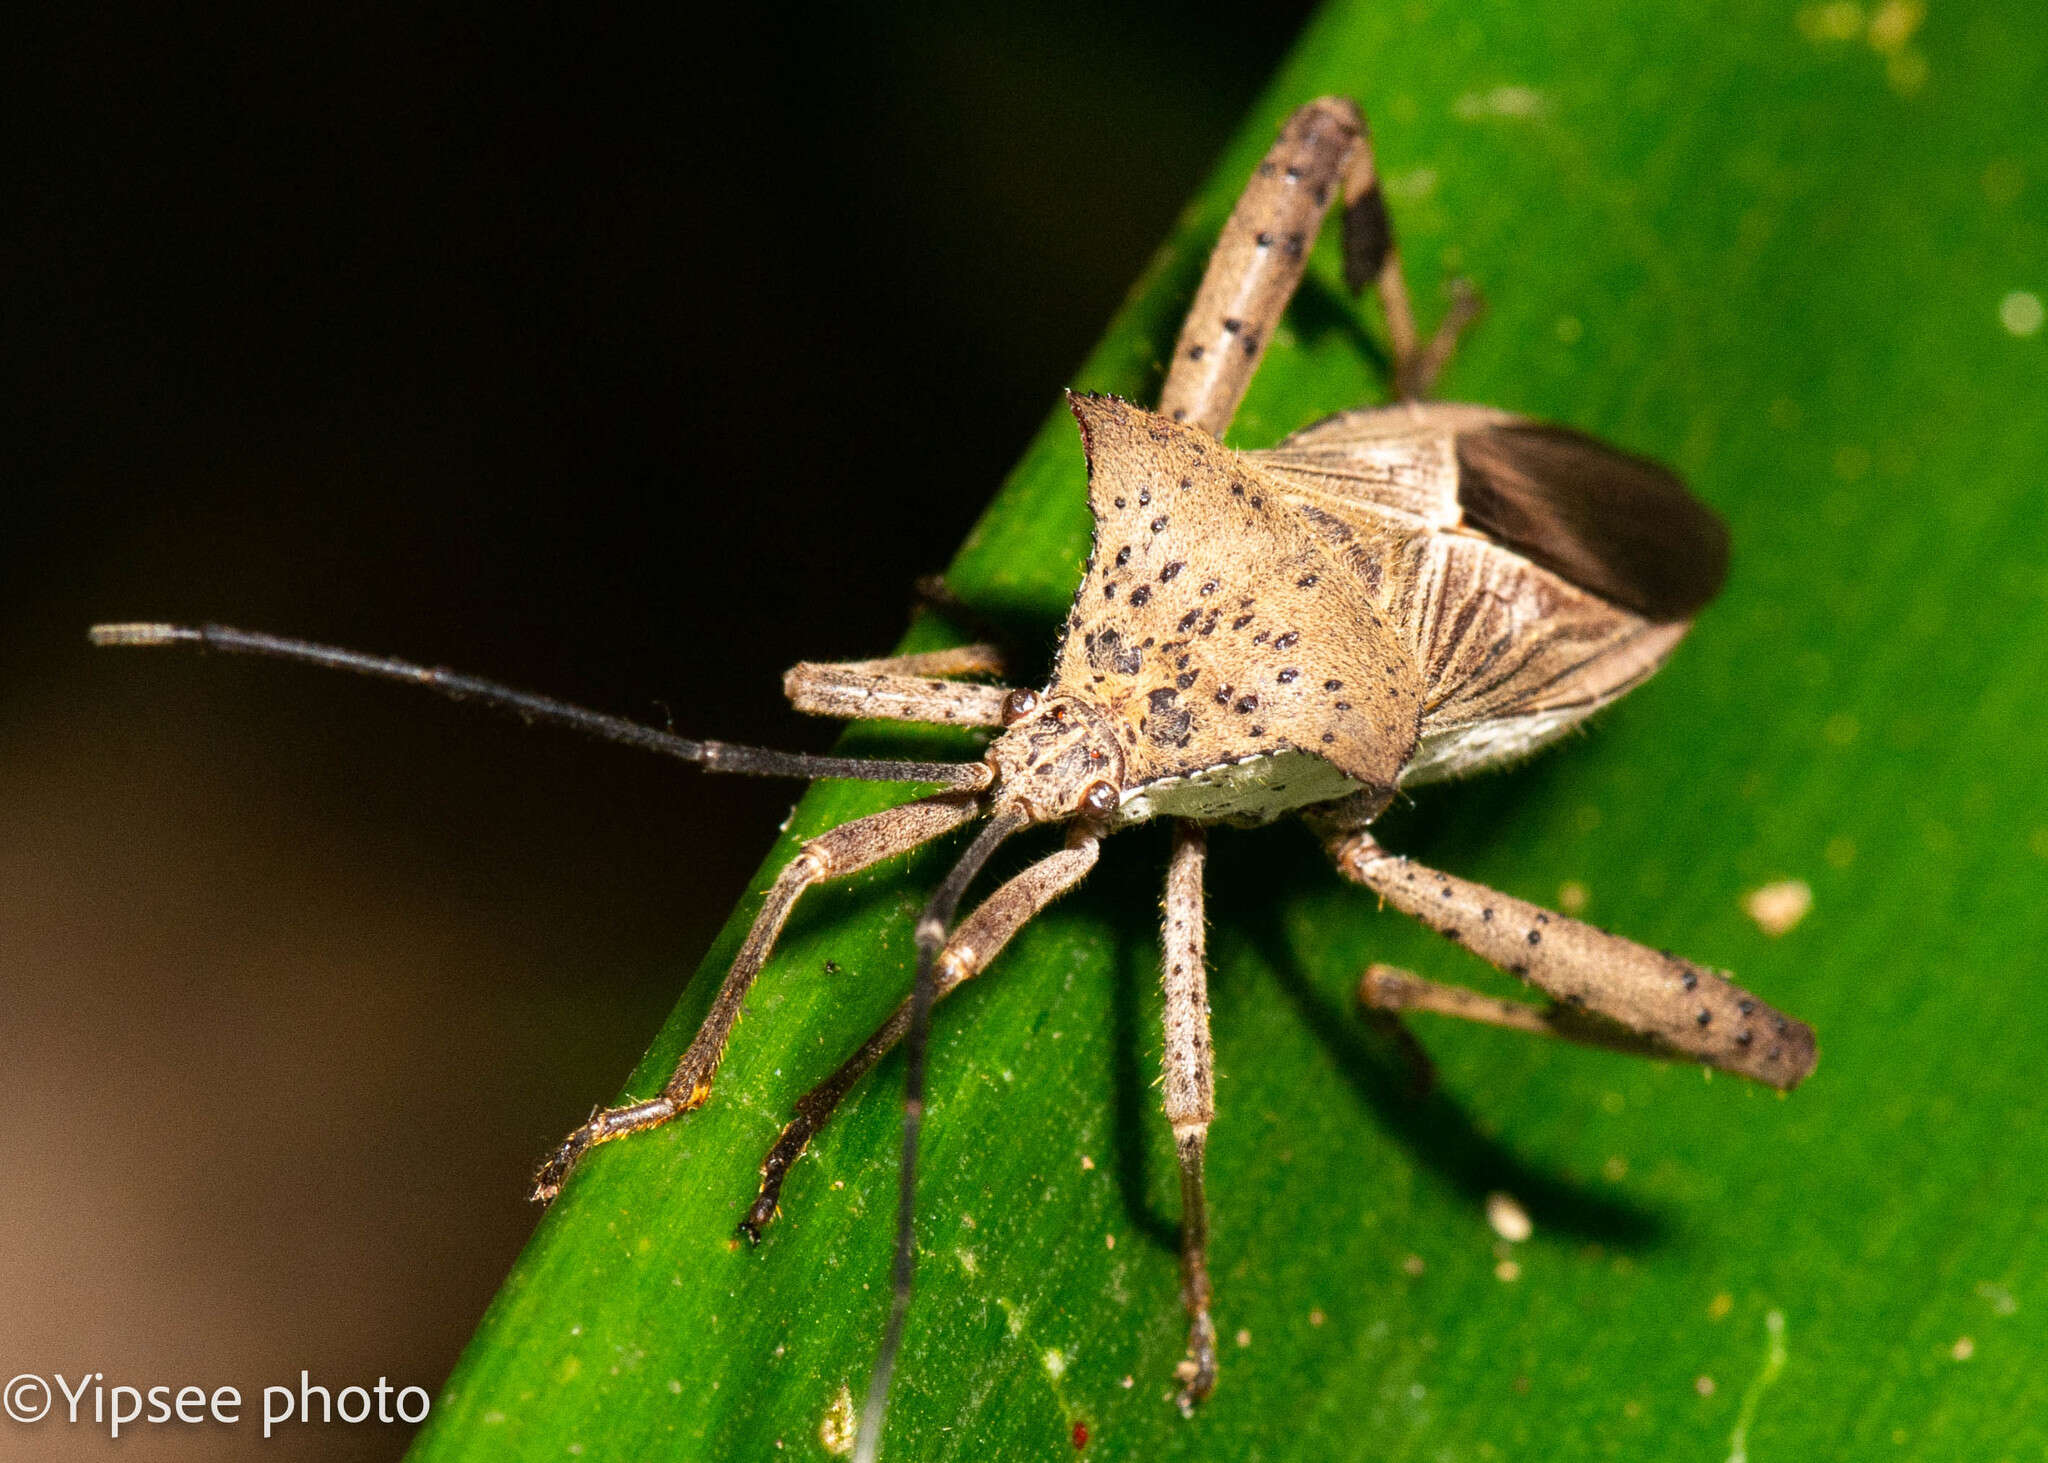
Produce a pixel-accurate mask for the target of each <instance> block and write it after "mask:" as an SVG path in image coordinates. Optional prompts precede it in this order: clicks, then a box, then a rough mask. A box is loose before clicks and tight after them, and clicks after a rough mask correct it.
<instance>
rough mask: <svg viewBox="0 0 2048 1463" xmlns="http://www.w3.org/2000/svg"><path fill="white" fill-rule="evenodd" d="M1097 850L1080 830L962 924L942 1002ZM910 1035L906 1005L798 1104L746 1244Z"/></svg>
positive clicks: (942, 968) (948, 951)
mask: <svg viewBox="0 0 2048 1463" xmlns="http://www.w3.org/2000/svg"><path fill="white" fill-rule="evenodd" d="M1099 846H1100V840H1099V837H1098V835H1097V834H1096V833H1094V832H1092V831H1089V830H1088V829H1087V828H1086V827H1085V826H1083V825H1080V824H1076V825H1074V830H1073V831H1072V832H1070V833H1069V834H1068V836H1067V844H1066V847H1064V848H1062V849H1061V850H1060V851H1059V852H1058V853H1055V854H1052V855H1050V856H1048V857H1046V858H1043V859H1040V860H1039V861H1038V862H1037V863H1035V864H1033V865H1031V867H1030V868H1028V869H1026V870H1024V871H1023V872H1022V873H1021V874H1018V875H1016V876H1015V877H1014V878H1012V879H1011V880H1010V881H1009V882H1008V883H1006V884H1004V885H1003V886H1002V887H1001V888H999V889H997V890H996V891H995V893H993V894H991V895H989V897H988V898H987V899H986V900H984V901H983V902H982V904H981V905H980V907H979V908H977V909H976V910H975V911H974V913H973V914H971V915H969V916H968V917H967V918H966V919H965V920H964V921H962V922H961V924H960V926H959V928H957V929H956V930H954V932H953V933H952V935H951V936H950V937H949V938H948V939H947V941H946V944H945V948H944V949H942V950H941V951H940V952H939V955H938V958H937V960H936V961H935V971H936V974H937V978H938V991H937V995H938V997H940V998H943V997H944V996H946V995H948V994H950V993H951V992H952V991H953V990H955V989H956V988H957V987H959V986H960V984H961V983H962V982H964V981H968V980H971V979H973V978H974V977H975V976H977V975H979V974H980V973H981V972H982V971H983V970H984V969H986V968H987V967H988V963H989V962H990V961H991V960H993V959H995V957H996V954H997V952H999V951H1000V950H1001V949H1002V948H1003V946H1005V945H1007V944H1008V943H1009V942H1010V937H1011V936H1013V935H1015V934H1016V933H1017V931H1018V930H1020V929H1022V928H1023V927H1024V926H1025V924H1027V923H1028V922H1029V921H1030V920H1032V919H1033V918H1034V917H1036V916H1037V914H1038V913H1039V911H1041V910H1043V909H1044V908H1045V907H1046V906H1047V905H1048V904H1051V903H1052V902H1053V901H1054V900H1055V899H1057V898H1059V897H1060V896H1061V895H1062V894H1064V893H1066V892H1067V891H1068V890H1069V889H1071V888H1073V887H1074V886H1075V885H1076V884H1078V883H1080V882H1081V880H1082V878H1083V877H1084V876H1085V875H1086V874H1087V872H1088V871H1089V870H1090V869H1092V868H1094V867H1095V855H1096V851H1097V849H1098V847H1099ZM909 1029H910V1002H909V1001H905V1002H904V1003H903V1004H902V1005H900V1006H898V1007H897V1008H896V1010H895V1012H894V1013H893V1014H892V1015H891V1016H890V1017H889V1019H888V1020H887V1021H884V1022H883V1023H882V1024H881V1025H880V1026H879V1027H877V1028H876V1029H875V1032H874V1034H873V1035H871V1036H870V1037H868V1039H867V1040H866V1041H864V1042H862V1043H861V1044H860V1048H859V1049H858V1050H857V1051H855V1052H854V1054H853V1055H852V1056H850V1057H848V1058H847V1059H846V1060H845V1061H844V1062H842V1063H841V1064H840V1065H839V1068H838V1070H837V1071H835V1072H833V1073H832V1075H831V1076H829V1077H827V1078H826V1079H825V1080H824V1081H822V1082H820V1083H819V1084H818V1085H817V1086H815V1087H813V1088H812V1089H811V1090H810V1091H809V1092H806V1093H805V1094H804V1095H803V1096H802V1097H800V1098H798V1099H797V1103H796V1116H795V1117H793V1118H791V1119H790V1121H789V1124H788V1126H787V1127H785V1128H784V1129H783V1130H782V1133H781V1136H779V1137H778V1138H776V1140H775V1144H774V1146H773V1147H772V1148H770V1149H769V1150H768V1155H767V1157H765V1158H763V1159H762V1160H761V1191H760V1194H759V1195H758V1196H757V1197H756V1198H755V1200H754V1203H753V1206H752V1207H751V1208H749V1209H748V1211H747V1217H746V1218H745V1219H743V1220H741V1221H740V1231H741V1233H743V1234H745V1235H746V1236H747V1238H748V1239H750V1240H755V1241H759V1239H760V1238H761V1231H762V1230H763V1229H765V1228H767V1226H768V1223H769V1221H771V1220H772V1219H774V1218H775V1215H776V1213H777V1212H778V1211H777V1207H776V1206H777V1203H778V1201H779V1199H780V1198H781V1195H782V1183H783V1180H784V1179H786V1178H787V1177H788V1176H789V1169H790V1165H791V1164H793V1163H795V1162H796V1161H797V1159H799V1158H801V1157H802V1156H803V1152H804V1150H805V1149H806V1148H808V1147H809V1146H810V1142H811V1140H812V1139H813V1138H815V1137H816V1136H817V1135H818V1130H819V1129H821V1128H823V1127H824V1126H825V1123H826V1121H827V1120H828V1119H829V1118H830V1117H831V1116H832V1113H833V1111H834V1109H836V1108H837V1107H838V1106H839V1103H840V1101H841V1100H842V1099H843V1098H844V1097H845V1096H846V1094H847V1093H848V1092H849V1091H851V1090H852V1088H853V1085H854V1084H855V1083H856V1082H858V1081H860V1079H861V1078H862V1077H865V1076H866V1075H867V1074H868V1072H869V1070H870V1069H871V1068H873V1067H874V1065H875V1063H877V1062H879V1061H880V1060H881V1059H882V1058H883V1057H884V1056H886V1055H887V1054H888V1052H889V1050H890V1048H892V1047H894V1046H895V1045H896V1043H898V1042H899V1041H901V1040H903V1036H904V1033H905V1032H907V1031H908V1030H909Z"/></svg>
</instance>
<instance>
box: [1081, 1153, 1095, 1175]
mask: <svg viewBox="0 0 2048 1463" xmlns="http://www.w3.org/2000/svg"><path fill="white" fill-rule="evenodd" d="M1094 1171H1095V1160H1094V1159H1092V1158H1090V1157H1089V1156H1088V1155H1087V1154H1085V1153H1084V1154H1082V1155H1081V1172H1083V1173H1093V1172H1094Z"/></svg>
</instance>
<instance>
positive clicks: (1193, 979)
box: [1162, 819, 1216, 1411]
mask: <svg viewBox="0 0 2048 1463" xmlns="http://www.w3.org/2000/svg"><path fill="white" fill-rule="evenodd" d="M1208 849H1209V844H1208V838H1207V835H1206V834H1204V833H1203V831H1202V825H1201V824H1199V823H1191V822H1188V821H1186V820H1185V819H1181V820H1177V821H1176V822H1175V823H1174V825H1173V861H1172V862H1171V863H1170V864H1169V865H1168V866H1167V871H1166V960H1165V967H1164V970H1163V982H1162V983H1163V984H1164V985H1165V987H1166V1055H1165V1059H1164V1067H1165V1077H1166V1081H1165V1084H1164V1085H1165V1089H1166V1121H1167V1122H1168V1123H1169V1124H1171V1125H1172V1128H1173V1148H1174V1156H1175V1158H1176V1159H1177V1160H1178V1161H1179V1163H1180V1298H1181V1304H1182V1305H1184V1306H1185V1307H1186V1308H1187V1313H1188V1354H1187V1358H1186V1359H1185V1360H1184V1361H1182V1362H1181V1364H1180V1367H1179V1372H1178V1375H1179V1377H1180V1381H1181V1392H1180V1405H1181V1410H1182V1411H1187V1410H1189V1409H1191V1408H1192V1407H1193V1406H1194V1405H1195V1404H1196V1403H1197V1402H1200V1401H1201V1400H1202V1399H1203V1398H1204V1397H1206V1396H1208V1395H1209V1393H1210V1392H1211V1391H1212V1390H1214V1388H1215V1386H1216V1321H1215V1319H1214V1317H1212V1316H1211V1315H1210V1314H1209V1304H1210V1300H1211V1297H1212V1291H1211V1287H1210V1284H1209V1205H1208V1198H1207V1195H1206V1194H1204V1192H1203V1189H1202V1159H1203V1155H1204V1153H1205V1151H1206V1150H1207V1147H1208V1143H1209V1124H1210V1123H1211V1122H1212V1121H1213V1120H1214V1119H1215V1117H1216V1053H1215V1049H1214V1047H1213V1046H1212V1045H1211V1044H1210V1040H1209V972H1208V966H1207V963H1206V953H1207V952H1206V949H1205V939H1204V935H1203V930H1202V921H1203V910H1204V905H1203V899H1202V869H1203V865H1204V863H1205V862H1206V861H1207V858H1208Z"/></svg>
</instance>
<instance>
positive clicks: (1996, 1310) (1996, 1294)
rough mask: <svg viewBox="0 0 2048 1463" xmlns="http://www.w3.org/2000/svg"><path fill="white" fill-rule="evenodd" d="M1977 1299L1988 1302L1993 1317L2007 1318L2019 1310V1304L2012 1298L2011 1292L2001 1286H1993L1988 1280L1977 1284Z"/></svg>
mask: <svg viewBox="0 0 2048 1463" xmlns="http://www.w3.org/2000/svg"><path fill="white" fill-rule="evenodd" d="M1977 1298H1978V1299H1979V1300H1988V1301H1990V1302H1991V1310H1992V1314H1994V1315H2000V1316H2009V1315H2011V1314H2012V1313H2013V1312H2014V1311H2016V1310H2018V1309H2019V1308H2020V1303H2019V1302H2018V1301H2016V1300H2014V1299H2013V1298H2012V1292H2011V1291H2009V1290H2007V1289H2006V1288H2005V1287H2004V1286H2003V1285H1993V1284H1992V1283H1991V1282H1990V1281H1988V1280H1986V1281H1982V1282H1981V1283H1979V1284H1978V1286H1977Z"/></svg>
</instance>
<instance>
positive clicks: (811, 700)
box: [782, 645, 1010, 726]
mask: <svg viewBox="0 0 2048 1463" xmlns="http://www.w3.org/2000/svg"><path fill="white" fill-rule="evenodd" d="M1002 674H1003V658H1002V655H1001V654H1000V653H999V652H998V651H997V650H996V648H995V647H994V646H993V645H962V646H959V647H957V648H955V649H952V650H932V651H926V652H925V653H923V654H921V655H893V656H888V657H886V658H884V659H881V660H850V661H840V662H837V663H834V664H822V663H819V662H816V661H804V662H802V663H800V664H798V665H794V666H791V667H790V668H789V671H788V673H787V674H785V675H784V676H783V678H782V691H783V694H784V695H786V696H787V697H789V704H790V705H792V706H794V707H795V708H796V709H797V710H798V711H802V712H805V713H807V714H809V715H811V716H837V717H841V718H844V719H845V720H848V721H859V720H867V719H875V720H887V721H923V722H932V723H935V724H937V725H940V726H1001V725H1002V724H1003V702H1004V700H1005V698H1007V697H1008V696H1009V694H1010V693H1009V689H1008V688H1007V687H1004V686H982V685H976V684H974V683H972V682H959V681H951V680H947V679H944V678H945V677H949V676H1000V675H1002Z"/></svg>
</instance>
